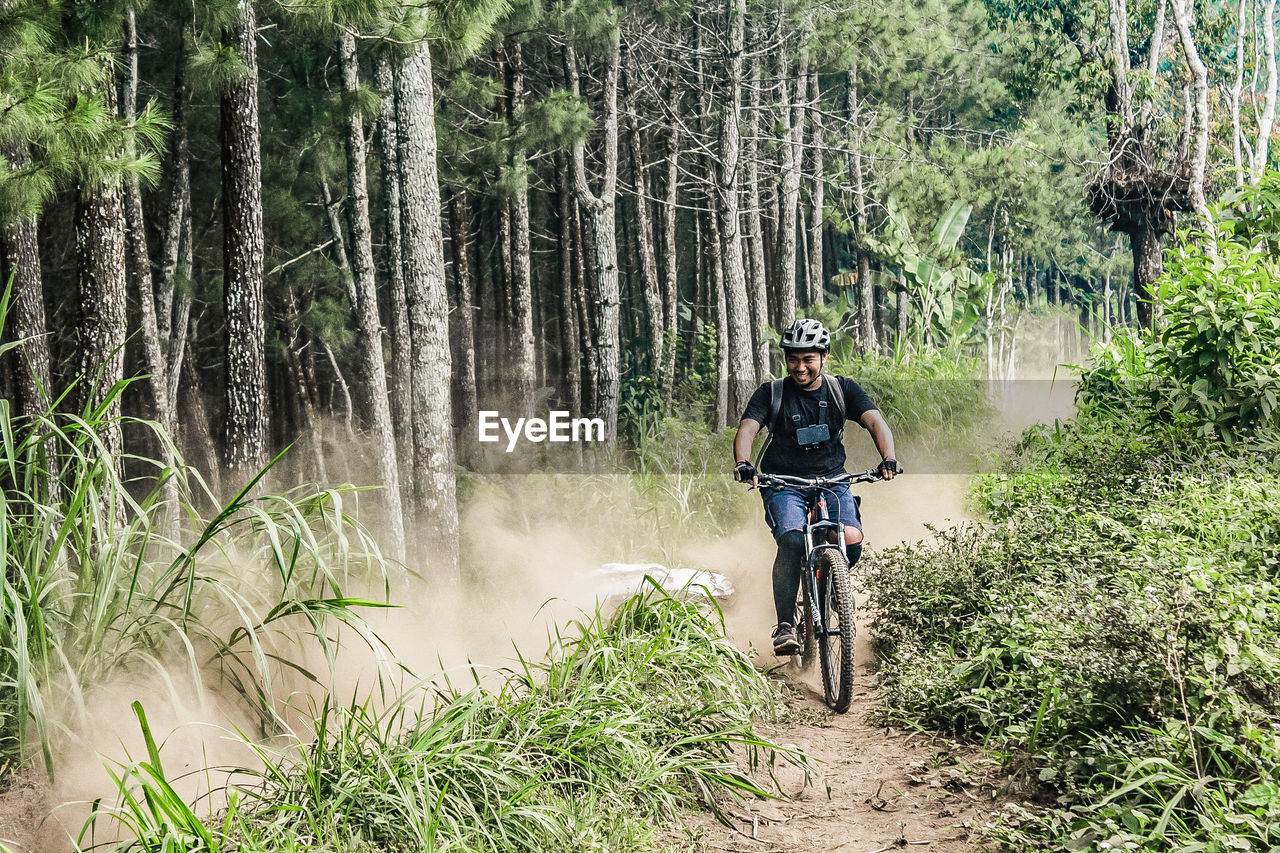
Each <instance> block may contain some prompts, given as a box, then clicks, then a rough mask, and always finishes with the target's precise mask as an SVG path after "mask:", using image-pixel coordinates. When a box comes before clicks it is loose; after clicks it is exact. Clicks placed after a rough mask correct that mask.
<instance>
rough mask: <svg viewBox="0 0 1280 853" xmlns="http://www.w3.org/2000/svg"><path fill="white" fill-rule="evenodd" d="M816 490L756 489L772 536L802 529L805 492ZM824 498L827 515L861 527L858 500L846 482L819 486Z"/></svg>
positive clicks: (780, 487)
mask: <svg viewBox="0 0 1280 853" xmlns="http://www.w3.org/2000/svg"><path fill="white" fill-rule="evenodd" d="M816 491H818V489H799V488H795V487H792V486H772V487H769V488H765V489H761V490H760V497H761V499H763V500H764V520H765V523H766V524H768V525H769V529H770V530H772V531H773V538H774V539H775V540H776V539H779V538H781V536H782V534H784V533H786V532H787V531H788V530H803V529H804V525H805V522H806V519H805V516H804V502H805V494H806V493H813V492H816ZM821 491H823V492H825V493H826V498H827V517H828V518H830V519H831V520H832V521H837V520H838V521H839V522H840V523H841V524H843V525H844V526H846V527H856V528H858V529H859V530H861V529H862V518H861V516H859V515H858V504H859V502H860V501H861V499H860V498H859V497H858V496H857V495H854V494H852V493H850V491H849V484H848V483H840V484H838V485H835V486H825V487H823V488H822V490H821Z"/></svg>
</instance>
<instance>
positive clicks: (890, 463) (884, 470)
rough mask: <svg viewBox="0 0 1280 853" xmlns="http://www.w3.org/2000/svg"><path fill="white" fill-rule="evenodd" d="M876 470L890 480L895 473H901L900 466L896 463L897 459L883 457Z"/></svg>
mask: <svg viewBox="0 0 1280 853" xmlns="http://www.w3.org/2000/svg"><path fill="white" fill-rule="evenodd" d="M876 470H877V471H879V472H880V476H881V477H882V478H884V479H886V480H892V479H893V478H894V476H895V475H897V474H901V473H902V466H901V465H899V464H898V460H897V459H884V460H882V461H881V462H880V464H879V465H877V466H876Z"/></svg>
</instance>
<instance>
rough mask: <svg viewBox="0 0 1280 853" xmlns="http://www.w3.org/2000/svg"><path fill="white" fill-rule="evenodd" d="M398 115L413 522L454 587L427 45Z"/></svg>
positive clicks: (445, 307) (444, 295) (408, 78)
mask: <svg viewBox="0 0 1280 853" xmlns="http://www.w3.org/2000/svg"><path fill="white" fill-rule="evenodd" d="M396 109H397V113H396V120H397V129H398V133H399V140H400V178H401V185H400V200H401V208H402V210H401V221H402V225H403V228H404V246H403V251H404V280H405V292H406V295H407V297H408V304H409V332H410V335H411V337H412V340H413V374H412V376H413V458H414V464H413V470H414V478H415V485H414V495H415V498H416V500H417V506H416V507H415V510H416V512H415V513H414V521H415V528H416V530H418V531H420V532H421V534H422V538H421V539H420V540H419V547H420V548H421V549H422V553H423V554H430V555H432V556H433V557H434V558H435V559H436V561H437V566H438V570H439V572H440V574H439V577H440V579H441V581H443V582H444V583H445V584H446V585H449V586H451V587H457V585H458V584H459V582H460V577H459V574H458V503H457V492H456V487H457V484H456V482H455V478H454V452H453V427H452V424H451V415H452V412H451V410H450V403H449V388H450V380H451V378H452V375H451V374H452V365H451V358H450V353H449V296H448V292H447V291H446V288H445V277H444V248H443V245H442V237H441V231H440V186H439V182H438V178H437V171H436V126H435V93H434V91H433V89H432V77H431V53H430V49H429V47H428V45H427V43H426V42H422V43H420V44H419V45H417V47H415V48H414V50H413V52H412V53H410V54H408V55H407V56H406V57H405V58H404V60H403V61H402V63H401V65H400V68H399V73H398V74H397V75H396Z"/></svg>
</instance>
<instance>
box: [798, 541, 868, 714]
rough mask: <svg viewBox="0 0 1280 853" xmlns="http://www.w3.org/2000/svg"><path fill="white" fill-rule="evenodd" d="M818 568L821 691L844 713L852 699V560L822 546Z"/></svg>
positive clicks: (833, 549)
mask: <svg viewBox="0 0 1280 853" xmlns="http://www.w3.org/2000/svg"><path fill="white" fill-rule="evenodd" d="M816 569H817V572H818V599H819V602H818V603H819V606H820V607H821V610H822V625H823V631H822V632H821V633H820V634H819V635H818V638H817V639H818V659H819V660H820V661H821V663H822V691H823V694H824V698H825V699H826V703H827V705H829V706H830V707H831V710H833V711H835V712H836V713H837V714H843V713H844V712H845V711H847V710H849V703H850V702H852V701H853V667H854V657H853V656H854V632H855V630H856V629H855V625H854V621H853V620H854V600H853V580H852V579H851V578H850V577H849V561H848V560H847V559H846V558H845V555H844V551H842V550H840V549H838V548H823V549H822V550H821V552H820V553H819V554H818V558H817V566H816ZM809 630H810V631H812V630H813V629H812V627H811V628H810V629H809Z"/></svg>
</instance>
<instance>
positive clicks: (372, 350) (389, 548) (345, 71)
mask: <svg viewBox="0 0 1280 853" xmlns="http://www.w3.org/2000/svg"><path fill="white" fill-rule="evenodd" d="M338 61H339V65H340V66H341V68H342V89H343V91H344V92H345V93H346V94H347V95H348V97H349V98H350V103H349V104H348V109H347V116H346V119H347V121H346V124H347V126H346V131H347V133H346V143H347V144H346V151H347V200H348V203H347V222H348V227H349V228H350V231H351V270H352V276H353V279H354V284H355V295H356V299H355V304H353V305H352V306H351V307H352V310H353V311H354V312H355V321H356V331H357V334H358V336H359V340H360V345H359V349H360V374H361V375H360V378H361V380H362V383H361V387H362V388H363V390H364V399H365V416H366V417H367V419H368V423H369V429H370V438H371V439H372V442H373V453H374V476H375V478H376V481H377V482H378V483H379V484H380V485H382V486H383V488H382V489H381V490H379V491H378V492H377V494H376V503H377V504H378V513H377V516H376V517H377V519H378V522H379V526H380V527H381V528H382V531H383V540H382V541H383V549H384V550H385V551H386V552H387V554H389V555H390V556H391V558H392V559H394V560H403V559H404V555H405V534H404V516H403V512H402V509H401V502H400V475H399V468H398V466H397V464H396V436H395V429H394V427H393V426H392V423H391V403H390V400H389V398H388V396H387V374H386V369H385V367H384V365H383V360H382V320H381V318H380V317H379V315H378V282H377V279H376V277H375V272H374V263H373V226H372V224H371V222H370V219H369V187H368V179H367V176H366V173H365V168H366V162H365V161H366V159H367V157H366V154H365V137H364V117H363V116H362V115H361V114H360V109H359V106H358V101H357V99H358V96H359V94H360V60H359V57H358V55H357V54H356V39H355V36H354V35H352V33H351V32H350V31H349V30H346V29H344V30H343V31H342V35H341V36H340V37H339V40H338Z"/></svg>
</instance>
